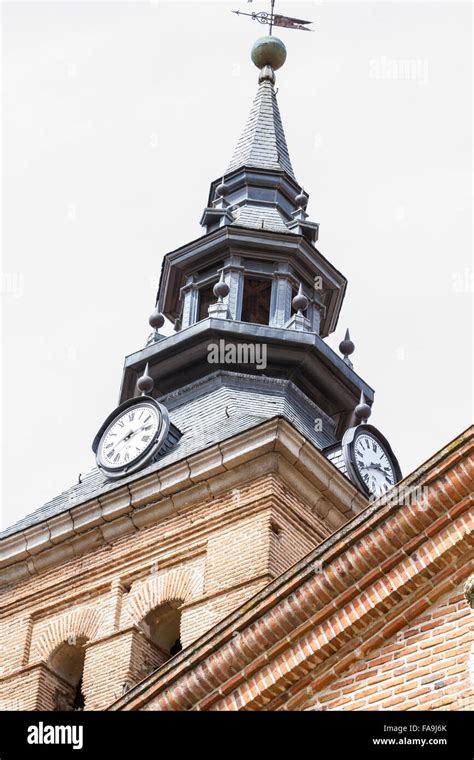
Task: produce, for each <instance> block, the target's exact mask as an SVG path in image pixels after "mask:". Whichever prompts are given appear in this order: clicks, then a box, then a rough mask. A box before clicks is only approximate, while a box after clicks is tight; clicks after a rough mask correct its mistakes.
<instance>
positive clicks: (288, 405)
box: [0, 372, 335, 539]
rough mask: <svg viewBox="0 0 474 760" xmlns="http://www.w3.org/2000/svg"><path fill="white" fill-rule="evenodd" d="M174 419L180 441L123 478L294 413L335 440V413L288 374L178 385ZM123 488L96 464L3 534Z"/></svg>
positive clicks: (319, 441) (323, 439)
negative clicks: (332, 416) (331, 416)
mask: <svg viewBox="0 0 474 760" xmlns="http://www.w3.org/2000/svg"><path fill="white" fill-rule="evenodd" d="M160 401H161V402H163V403H164V404H165V405H166V407H167V409H168V410H169V413H170V419H171V421H172V422H173V424H174V425H176V427H177V428H178V429H179V430H180V431H181V432H182V434H183V435H182V437H181V438H180V440H179V441H178V443H177V444H176V445H175V446H174V447H173V448H172V449H171V450H170V451H169V452H168V453H167V454H165V455H164V456H162V457H161V458H160V460H159V461H158V462H155V463H154V464H152V465H150V466H149V467H147V468H145V469H143V470H140V471H139V472H138V473H135V474H134V475H130V476H129V477H128V478H123V479H121V481H120V483H128V482H131V481H134V480H138V479H139V478H141V477H142V476H143V475H145V474H148V473H150V472H153V471H155V470H156V471H159V470H162V469H164V468H165V467H167V466H168V465H171V464H174V463H175V462H178V461H179V460H182V459H185V458H186V457H188V456H192V455H193V454H195V453H197V452H198V451H201V450H203V449H206V448H208V447H209V446H212V445H213V444H215V443H220V442H222V441H224V440H226V439H228V438H231V437H232V436H234V435H237V434H238V433H242V432H244V431H245V430H249V429H251V428H253V427H255V426H256V425H259V424H260V423H261V422H263V421H264V420H267V419H270V418H272V417H276V416H282V417H285V418H286V419H288V420H289V421H290V422H292V423H293V425H294V426H295V427H296V428H297V429H298V430H299V431H300V432H301V433H302V434H303V435H305V436H306V438H308V439H309V440H310V441H312V442H313V443H314V444H315V445H316V446H317V447H318V448H324V447H325V446H328V445H330V444H332V443H334V442H335V438H334V434H333V432H332V427H331V425H332V423H331V421H330V420H329V418H326V419H324V418H325V417H326V415H324V413H323V412H322V411H320V410H318V408H317V407H316V406H315V405H314V404H312V403H311V402H309V401H308V399H307V398H306V397H305V396H304V395H303V393H302V392H301V391H299V390H298V389H297V388H296V386H294V385H293V384H292V383H290V382H288V381H285V380H278V379H273V378H267V377H264V376H262V377H251V376H248V375H239V374H237V373H233V372H230V373H228V372H216V373H214V374H213V375H210V376H208V377H207V378H204V379H202V380H200V381H197V382H195V383H191V384H190V385H189V386H186V387H185V388H182V389H180V390H179V391H175V392H173V393H171V394H169V395H168V396H166V397H165V398H163V399H160ZM316 417H321V418H323V420H324V421H323V430H322V431H321V432H315V430H314V420H315V418H316ZM114 488H117V483H116V482H111V481H108V480H107V479H106V478H105V477H104V476H103V475H102V473H101V472H100V471H99V470H98V469H97V468H94V470H92V471H91V472H90V473H88V474H87V475H86V476H85V477H84V478H83V480H82V482H81V483H78V484H76V485H74V486H72V487H71V488H69V489H68V490H67V491H64V492H63V493H61V494H59V496H56V497H55V498H54V499H52V500H51V501H49V502H47V503H46V504H44V505H43V506H42V507H40V508H39V509H37V510H35V511H34V512H32V513H31V514H29V515H27V516H25V517H23V518H22V519H21V520H18V521H17V522H16V523H15V524H14V525H11V526H10V527H8V528H6V529H5V530H4V531H3V532H1V533H0V539H2V538H6V537H7V536H10V535H12V534H14V533H17V532H18V531H21V530H26V529H27V528H29V527H30V526H32V525H36V524H38V523H40V522H42V521H43V520H46V519H48V518H50V517H53V516H55V515H58V514H60V513H61V512H65V511H66V510H68V509H71V507H74V506H76V505H77V504H80V503H82V502H84V501H86V500H87V499H89V498H90V497H92V496H99V495H100V494H103V493H105V492H107V491H110V490H112V489H114Z"/></svg>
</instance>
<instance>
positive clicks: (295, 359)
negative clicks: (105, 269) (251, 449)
mask: <svg viewBox="0 0 474 760" xmlns="http://www.w3.org/2000/svg"><path fill="white" fill-rule="evenodd" d="M251 57H252V61H253V63H254V64H255V65H256V67H257V68H258V70H259V74H258V88H257V93H256V95H255V98H254V101H253V103H252V106H251V109H250V113H249V116H248V119H247V122H246V124H245V126H244V128H243V131H242V133H241V136H240V138H239V140H238V143H237V146H236V148H235V151H234V153H233V155H232V158H231V160H230V163H229V164H228V166H227V169H226V170H225V172H224V174H223V176H222V177H219V178H217V179H215V180H214V181H213V182H211V186H210V190H209V196H208V201H207V205H206V207H205V209H204V212H203V214H202V217H201V226H202V229H203V234H202V235H201V236H200V237H199V238H197V239H196V240H193V241H191V242H190V243H186V244H184V245H183V246H181V247H180V248H178V249H177V250H174V251H171V252H170V253H167V254H166V255H165V257H164V261H163V267H162V273H161V279H160V283H159V288H158V294H157V301H156V311H155V313H154V314H153V315H152V316H151V317H150V324H151V325H152V327H153V328H154V332H153V333H152V334H151V335H150V337H149V339H148V342H147V345H146V346H145V347H144V348H143V349H141V350H139V351H137V352H135V353H133V354H131V355H130V356H128V357H127V358H126V361H125V367H124V373H123V380H122V387H121V391H120V401H121V402H124V401H126V400H127V399H129V398H131V397H133V396H134V395H136V392H137V382H138V380H139V378H140V376H141V374H142V373H143V371H144V368H145V366H147V365H148V370H147V371H148V373H149V375H150V376H151V378H152V379H153V384H154V391H153V394H154V395H155V396H157V397H158V396H159V397H163V398H165V397H166V396H168V395H169V394H174V397H176V394H178V395H179V394H180V393H181V392H182V393H184V388H185V387H186V386H189V385H190V384H191V385H192V384H195V385H196V387H199V388H200V389H201V390H200V392H202V393H203V394H204V395H206V393H207V392H209V393H210V394H211V395H212V393H213V392H214V390H215V388H216V384H218V385H229V384H230V386H232V388H233V391H232V393H233V399H234V400H233V407H234V409H235V412H236V413H237V410H238V409H241V410H245V409H247V408H248V398H247V395H248V393H249V391H250V389H251V388H252V389H257V388H258V389H259V391H258V393H262V394H264V396H265V398H266V399H267V401H268V403H269V404H270V405H271V406H272V408H273V410H274V411H275V412H278V411H280V410H284V409H286V408H287V407H288V398H289V395H288V394H290V395H291V394H296V395H295V398H296V396H297V397H298V404H297V410H296V408H294V409H293V410H292V412H291V413H290V412H289V418H290V419H291V420H292V421H293V422H294V424H295V425H297V426H298V427H299V428H300V429H301V430H302V431H304V433H305V434H306V435H308V437H309V438H310V440H311V441H312V442H313V443H314V444H315V445H316V446H317V447H318V448H320V449H324V448H325V447H327V446H330V445H333V444H335V443H336V442H337V441H339V440H340V439H341V438H342V436H343V434H344V432H345V430H346V429H347V428H348V427H349V426H350V424H351V422H352V421H353V419H354V418H353V410H354V407H355V406H356V404H357V403H358V401H359V400H360V397H361V394H363V395H364V398H365V401H366V402H367V403H368V404H369V405H370V404H371V403H372V401H373V396H374V394H373V390H372V388H371V387H370V386H369V385H368V384H367V383H366V382H365V381H364V380H362V379H361V378H360V377H359V376H358V375H357V374H356V372H354V370H353V368H352V365H351V363H350V361H349V360H348V359H347V356H346V358H345V359H344V358H342V357H340V356H338V355H337V354H336V353H335V352H334V351H332V349H330V348H329V347H328V346H327V345H326V343H325V342H324V338H325V337H326V336H327V335H329V334H330V333H332V332H333V331H334V329H335V328H336V325H337V321H338V317H339V313H340V310H341V306H342V302H343V298H344V293H345V289H346V285H347V281H346V279H345V277H344V276H343V274H341V272H339V271H338V269H337V268H336V267H335V266H334V264H333V263H331V262H330V261H328V260H327V259H326V258H325V257H324V256H323V254H322V253H321V252H320V250H319V249H318V248H317V247H316V243H317V239H318V229H319V225H318V223H317V222H314V221H311V220H310V218H309V215H308V212H307V206H308V200H309V196H308V193H307V192H306V191H305V190H304V189H303V188H302V186H301V185H300V184H299V182H298V180H297V179H296V176H295V173H294V171H293V167H292V163H291V159H290V154H289V150H288V146H287V142H286V138H285V133H284V130H283V124H282V119H281V115H280V110H279V107H278V102H277V96H276V92H275V81H276V74H275V72H276V71H277V70H278V69H279V68H280V67H281V66H282V65H283V64H284V62H285V59H286V48H285V46H284V44H283V42H281V40H279V39H277V38H275V37H274V36H269V37H263V38H261V39H259V40H257V42H256V43H255V45H254V46H253V49H252V52H251ZM164 316H166V317H167V318H168V319H169V320H170V321H171V322H172V323H173V324H174V329H175V334H174V335H173V336H171V337H164V336H163V335H161V334H160V332H159V330H160V327H161V326H162V324H163V323H164V318H163V317H164ZM252 392H253V391H252ZM272 396H273V398H272ZM165 403H166V402H165ZM255 411H257V410H255ZM258 411H259V412H261V413H262V414H266V412H265V409H264V408H262V407H260V408H259V409H258Z"/></svg>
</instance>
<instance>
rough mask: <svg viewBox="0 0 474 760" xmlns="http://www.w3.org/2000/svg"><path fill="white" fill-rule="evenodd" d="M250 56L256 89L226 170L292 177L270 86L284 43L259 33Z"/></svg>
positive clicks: (283, 50)
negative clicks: (256, 74) (262, 171)
mask: <svg viewBox="0 0 474 760" xmlns="http://www.w3.org/2000/svg"><path fill="white" fill-rule="evenodd" d="M251 56H252V61H253V62H254V63H255V65H256V66H257V67H258V68H260V76H259V85H258V90H257V94H256V96H255V99H254V101H253V104H252V108H251V110H250V114H249V117H248V120H247V123H246V125H245V127H244V130H243V132H242V134H241V136H240V139H239V141H238V143H237V147H236V149H235V151H234V155H233V156H232V160H231V162H230V164H229V166H228V168H227V171H226V174H228V173H229V172H232V171H234V170H235V169H240V168H241V167H243V166H246V167H249V168H257V169H265V170H267V171H284V172H286V173H287V174H289V176H290V177H291V178H292V179H294V180H296V178H295V175H294V172H293V167H292V165H291V160H290V155H289V152H288V146H287V144H286V138H285V133H284V131H283V124H282V121H281V116H280V109H279V108H278V102H277V98H276V93H275V88H274V84H275V73H274V72H275V70H276V69H278V68H280V66H282V65H283V63H284V62H285V59H286V49H285V46H284V44H283V42H281V40H279V39H277V38H275V37H263V38H261V39H259V40H257V42H256V43H255V44H254V46H253V48H252V53H251Z"/></svg>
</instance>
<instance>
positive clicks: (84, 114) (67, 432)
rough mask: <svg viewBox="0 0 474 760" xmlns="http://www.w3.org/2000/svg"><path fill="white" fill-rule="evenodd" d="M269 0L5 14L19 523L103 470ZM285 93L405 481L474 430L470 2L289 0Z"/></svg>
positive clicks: (299, 161)
mask: <svg viewBox="0 0 474 760" xmlns="http://www.w3.org/2000/svg"><path fill="white" fill-rule="evenodd" d="M267 7H268V3H264V2H258V1H257V0H255V2H254V3H253V4H252V5H250V4H248V3H246V2H244V1H243V0H233V2H232V3H230V4H228V3H226V2H222V1H219V2H202V1H200V2H192V3H185V2H176V0H173V2H139V1H137V2H130V3H127V2H120V3H116V2H104V3H99V2H77V3H75V2H53V3H43V2H34V3H31V4H29V3H25V2H17V3H3V5H2V7H1V12H2V59H1V62H2V85H3V88H2V89H3V95H2V98H3V102H2V120H1V127H2V205H1V208H2V255H3V261H2V275H1V298H2V317H3V321H2V339H3V340H2V343H3V353H2V381H3V384H2V402H3V409H2V411H3V424H2V441H1V443H2V456H1V464H2V497H3V498H2V515H1V517H2V519H1V524H2V526H3V527H6V526H7V525H9V524H11V523H12V522H14V521H15V520H17V519H18V518H20V517H21V516H23V515H25V514H27V513H29V512H32V511H33V510H35V509H37V508H38V507H40V506H41V505H42V504H43V503H44V502H45V501H47V500H49V499H50V498H52V497H54V496H55V495H57V494H58V493H59V492H61V491H62V490H64V489H66V488H68V487H69V486H71V485H73V484H75V483H76V482H77V479H78V475H79V473H85V472H87V471H88V470H90V469H91V468H92V467H93V466H94V458H93V454H92V451H91V442H92V439H93V438H94V436H95V434H96V432H97V430H98V428H99V426H100V424H101V423H102V421H103V419H104V418H105V417H106V416H107V415H108V414H109V412H110V411H111V410H112V409H113V408H114V406H115V405H116V403H117V398H118V392H119V387H120V380H121V372H122V365H123V360H124V356H125V355H127V354H129V353H132V352H134V351H135V350H138V349H139V348H141V347H142V346H143V344H144V342H145V339H146V337H147V335H148V333H149V327H148V323H147V319H148V315H149V313H150V311H151V310H152V308H153V305H154V299H155V294H156V289H157V285H158V277H159V272H160V267H161V262H162V258H163V255H164V254H165V253H166V252H167V251H170V250H173V249H174V248H176V247H178V246H179V245H181V244H184V243H186V242H188V241H189V240H192V239H195V238H196V237H198V236H199V235H200V234H201V232H202V230H201V228H200V227H199V219H200V216H201V213H202V210H203V208H204V206H205V205H206V202H207V194H208V189H209V183H210V181H211V180H213V179H214V178H216V177H218V176H221V175H222V172H223V171H224V170H225V168H226V166H227V163H228V161H229V159H230V156H231V153H232V151H233V148H234V145H235V143H236V141H237V139H238V136H239V134H240V131H241V128H242V126H243V123H244V121H245V120H246V118H247V114H248V111H249V108H250V105H251V101H252V99H253V97H254V94H255V92H256V88H257V76H258V73H257V69H256V68H255V67H254V66H253V64H252V63H251V62H250V58H249V50H250V47H251V45H252V43H253V41H254V40H255V39H256V38H257V37H258V36H260V35H262V34H263V33H265V27H263V26H260V25H259V24H257V22H254V21H251V20H250V19H246V18H242V17H241V18H238V17H237V16H234V15H233V14H231V13H230V12H229V11H230V10H231V9H237V8H238V9H240V10H243V11H249V10H264V9H266V8H267ZM277 11H279V12H280V13H285V12H286V13H288V14H290V15H295V16H300V17H302V18H308V19H312V20H314V22H315V24H314V27H315V33H314V34H306V33H302V32H298V31H289V30H285V29H283V30H278V32H277V33H278V35H279V36H281V38H282V39H283V40H284V42H285V44H286V46H287V49H288V58H287V62H286V64H285V66H284V68H283V69H282V70H281V71H279V72H278V74H277V87H278V88H279V89H278V100H279V104H280V109H281V113H282V118H283V123H284V128H285V132H286V137H287V141H288V145H289V150H290V155H291V159H292V162H293V167H294V170H295V173H296V176H297V178H298V180H299V181H300V182H301V183H302V184H303V185H304V187H305V189H306V190H307V191H308V192H309V194H310V202H309V206H308V211H309V214H310V218H311V219H312V220H313V221H318V222H320V225H321V226H320V238H319V243H318V246H319V248H320V250H321V252H322V253H323V254H324V255H325V256H326V257H327V258H328V259H330V261H332V263H333V264H334V265H335V266H336V267H337V268H338V269H339V270H340V271H341V272H343V274H344V275H345V276H346V277H347V279H348V281H349V285H348V289H347V294H346V298H345V302H344V305H343V309H342V313H341V318H340V321H339V325H338V327H337V330H336V333H334V334H333V335H332V336H330V338H329V339H328V343H329V344H330V345H331V346H332V347H333V348H337V345H338V343H339V341H340V340H341V338H342V337H343V333H344V330H345V328H346V327H347V326H349V327H350V330H351V335H352V337H353V339H354V342H355V344H356V351H355V354H354V355H353V357H352V358H353V361H354V368H355V370H356V371H357V372H358V373H359V374H360V375H361V376H362V377H363V378H364V379H365V380H366V381H367V382H368V383H369V384H370V385H371V386H372V387H374V388H375V391H376V396H375V404H374V407H373V414H372V418H371V422H373V424H374V425H376V426H377V427H378V428H380V429H381V430H382V432H383V433H384V434H385V435H386V436H387V437H388V439H389V440H390V442H391V443H392V446H393V448H394V450H395V452H396V454H397V455H398V458H399V460H400V464H401V467H402V470H403V472H404V474H408V473H409V472H410V471H411V470H413V469H414V468H416V467H417V466H418V465H420V464H421V463H422V462H423V461H424V460H425V459H427V458H428V457H429V456H431V455H432V454H433V453H434V452H435V451H437V450H438V449H439V448H441V447H442V446H443V445H445V444H446V443H448V442H449V441H450V440H451V439H452V438H453V437H454V436H456V435H457V434H458V433H460V432H461V431H462V430H464V429H465V428H466V427H467V426H468V425H469V424H470V422H471V419H472V398H471V386H472V368H471V367H472V348H471V345H472V336H471V333H470V327H469V325H470V319H471V308H472V305H471V304H472V264H471V260H470V256H471V253H470V251H471V221H472V220H471V202H472V201H471V195H470V188H471V58H470V57H471V53H472V40H471V36H470V34H471V32H470V30H471V23H470V14H471V7H470V5H469V4H468V3H460V4H456V3H453V2H449V3H448V2H445V3H433V4H432V3H429V2H422V3H412V2H394V3H388V2H387V3H385V2H380V0H379V1H378V2H377V3H361V2H349V3H340V2H328V3H321V2H291V0H285V2H283V0H282V1H281V2H280V3H279V4H278V3H277Z"/></svg>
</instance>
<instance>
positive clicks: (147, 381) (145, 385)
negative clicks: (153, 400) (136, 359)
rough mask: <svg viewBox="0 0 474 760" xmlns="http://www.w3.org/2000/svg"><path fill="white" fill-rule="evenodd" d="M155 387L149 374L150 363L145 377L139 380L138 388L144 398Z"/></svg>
mask: <svg viewBox="0 0 474 760" xmlns="http://www.w3.org/2000/svg"><path fill="white" fill-rule="evenodd" d="M154 387H155V383H154V382H153V378H152V377H150V375H149V374H148V362H147V363H146V366H145V369H144V372H143V375H142V376H141V377H140V378H139V379H138V382H137V388H138V390H139V391H141V393H142V396H144V395H145V393H151V391H152V390H153V388H154Z"/></svg>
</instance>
